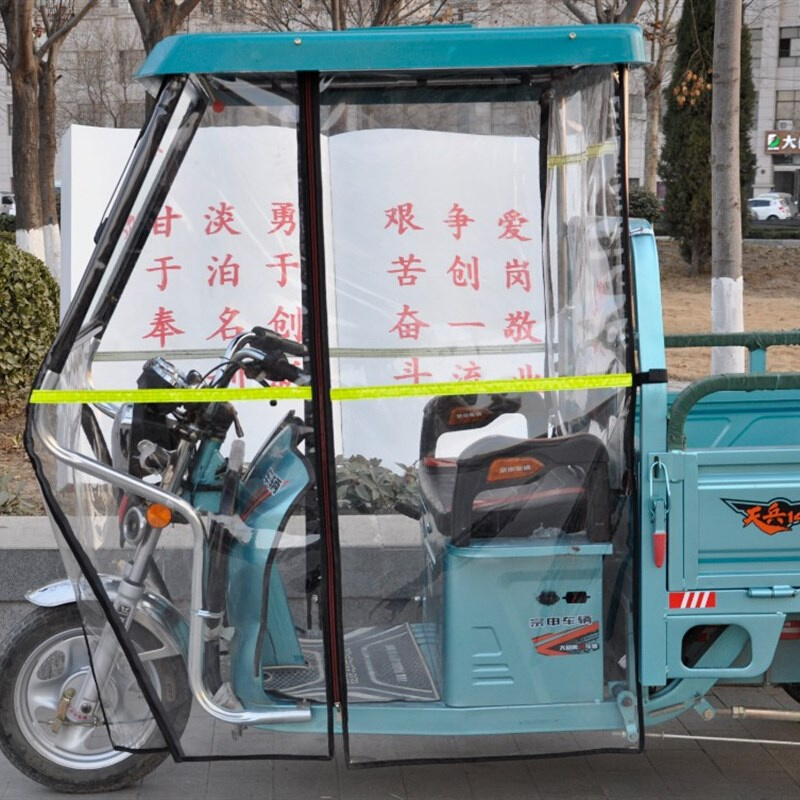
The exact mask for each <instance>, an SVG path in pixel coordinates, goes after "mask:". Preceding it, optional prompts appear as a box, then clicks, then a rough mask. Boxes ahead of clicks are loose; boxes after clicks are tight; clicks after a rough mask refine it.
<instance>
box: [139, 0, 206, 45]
mask: <svg viewBox="0 0 800 800" xmlns="http://www.w3.org/2000/svg"><path fill="white" fill-rule="evenodd" d="M129 4H130V7H131V11H132V12H133V16H134V17H136V23H137V25H138V26H139V31H140V33H141V35H142V44H143V45H144V49H145V52H146V53H149V52H150V51H151V50H152V49H153V48H154V47H155V46H156V45H157V44H158V43H159V42H160V41H161V40H162V39H165V38H166V37H167V36H171V35H172V34H173V33H176V32H177V31H179V30H180V28H181V26H182V25H183V24H184V23H185V22H186V20H187V19H188V17H189V14H191V13H192V11H194V10H195V8H197V6H198V5H199V4H200V0H183V2H180V0H129Z"/></svg>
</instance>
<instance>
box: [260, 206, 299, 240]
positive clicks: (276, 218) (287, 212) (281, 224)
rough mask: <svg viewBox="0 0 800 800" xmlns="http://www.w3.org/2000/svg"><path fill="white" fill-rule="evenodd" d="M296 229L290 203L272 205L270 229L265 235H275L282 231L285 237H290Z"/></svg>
mask: <svg viewBox="0 0 800 800" xmlns="http://www.w3.org/2000/svg"><path fill="white" fill-rule="evenodd" d="M296 227H297V222H296V221H295V211H294V205H293V204H292V203H273V204H272V229H271V230H268V231H267V233H276V232H277V231H279V230H281V229H282V230H283V232H284V233H285V234H286V235H287V236H291V235H292V234H293V233H294V230H295V228H296Z"/></svg>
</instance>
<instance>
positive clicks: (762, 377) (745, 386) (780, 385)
mask: <svg viewBox="0 0 800 800" xmlns="http://www.w3.org/2000/svg"><path fill="white" fill-rule="evenodd" d="M664 344H665V346H666V347H667V348H678V347H746V348H747V350H748V352H749V354H750V358H749V372H747V373H743V374H740V373H735V374H725V375H711V376H709V377H707V378H701V379H700V380H698V381H695V382H694V383H691V384H690V385H689V386H687V387H686V388H685V389H684V390H683V391H682V392H681V393H680V394H679V395H678V396H677V397H676V398H675V402H674V403H673V404H672V407H671V409H670V413H669V424H668V428H667V446H668V449H670V450H682V449H683V448H684V447H685V446H686V436H685V433H684V427H685V425H686V420H687V419H688V417H689V412H690V411H691V409H692V408H693V407H694V406H695V405H696V404H697V403H698V402H699V401H700V400H701V399H702V398H704V397H707V396H708V395H710V394H714V393H715V392H757V391H762V390H775V389H779V390H780V389H800V372H773V373H769V372H767V371H766V369H767V349H768V348H769V347H773V346H778V345H788V346H800V330H792V331H751V332H748V333H698V334H693V333H689V334H676V335H672V336H666V337H664Z"/></svg>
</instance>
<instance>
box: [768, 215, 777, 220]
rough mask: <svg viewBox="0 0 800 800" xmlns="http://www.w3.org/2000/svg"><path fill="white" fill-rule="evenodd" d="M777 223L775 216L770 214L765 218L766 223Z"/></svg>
mask: <svg viewBox="0 0 800 800" xmlns="http://www.w3.org/2000/svg"><path fill="white" fill-rule="evenodd" d="M777 221H778V217H777V216H776V215H775V214H770V215H769V216H768V217H767V222H777Z"/></svg>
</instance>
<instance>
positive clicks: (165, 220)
mask: <svg viewBox="0 0 800 800" xmlns="http://www.w3.org/2000/svg"><path fill="white" fill-rule="evenodd" d="M174 219H183V214H176V213H175V212H174V211H173V210H172V206H164V213H163V214H159V215H158V216H157V217H156V221H155V222H154V223H153V236H166V237H167V239H169V237H170V236H172V220H174Z"/></svg>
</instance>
